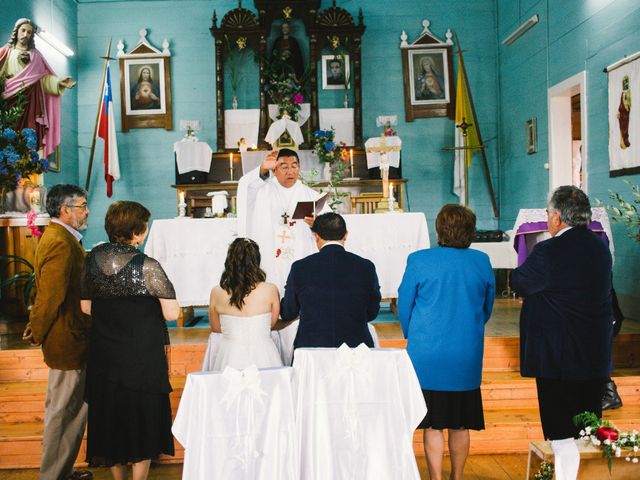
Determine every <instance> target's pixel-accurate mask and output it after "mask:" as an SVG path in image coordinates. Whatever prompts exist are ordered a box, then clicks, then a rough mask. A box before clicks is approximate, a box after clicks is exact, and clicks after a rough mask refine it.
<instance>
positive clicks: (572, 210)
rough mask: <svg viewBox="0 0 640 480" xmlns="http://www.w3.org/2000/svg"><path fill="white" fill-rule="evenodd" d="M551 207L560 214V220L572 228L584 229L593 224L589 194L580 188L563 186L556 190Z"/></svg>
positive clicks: (550, 202) (550, 201)
mask: <svg viewBox="0 0 640 480" xmlns="http://www.w3.org/2000/svg"><path fill="white" fill-rule="evenodd" d="M549 207H550V208H551V209H553V210H556V211H557V212H558V213H559V214H560V220H562V222H563V223H565V224H566V225H569V226H570V227H583V226H587V225H589V223H590V222H591V204H590V203H589V197H587V194H586V193H584V192H583V191H582V190H580V189H579V188H578V187H574V186H572V185H563V186H562V187H558V188H556V190H555V191H554V192H553V195H551V199H550V200H549Z"/></svg>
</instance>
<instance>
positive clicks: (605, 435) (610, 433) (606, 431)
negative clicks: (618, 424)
mask: <svg viewBox="0 0 640 480" xmlns="http://www.w3.org/2000/svg"><path fill="white" fill-rule="evenodd" d="M595 436H596V438H597V439H598V440H600V441H601V442H604V441H605V440H610V441H612V442H615V441H616V440H617V439H618V431H617V430H616V429H615V428H613V427H600V428H598V429H597V430H596V433H595Z"/></svg>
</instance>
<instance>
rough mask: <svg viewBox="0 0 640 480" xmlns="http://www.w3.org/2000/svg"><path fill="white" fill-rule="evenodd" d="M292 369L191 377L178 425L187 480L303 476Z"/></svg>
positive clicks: (176, 432) (175, 429)
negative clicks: (300, 473)
mask: <svg viewBox="0 0 640 480" xmlns="http://www.w3.org/2000/svg"><path fill="white" fill-rule="evenodd" d="M292 373H293V371H292V369H291V367H280V368H267V369H262V370H260V371H258V369H257V368H255V366H254V367H249V368H246V369H245V370H243V371H241V372H240V371H238V370H234V369H232V368H229V369H226V370H225V371H224V372H198V373H190V374H189V375H188V376H187V381H186V383H185V386H184V391H183V392H182V397H181V399H180V406H179V407H178V413H177V414H176V418H175V420H174V422H173V428H172V431H173V434H174V435H175V437H176V439H177V440H178V441H179V442H180V443H181V444H182V446H183V447H184V449H185V452H184V466H183V469H182V478H183V479H184V480H210V479H224V480H228V479H237V480H241V479H247V480H250V479H265V480H266V479H282V480H295V479H297V478H299V476H298V470H299V467H298V462H299V448H298V444H297V440H296V428H295V417H294V415H295V407H294V404H293V399H294V396H293V392H292V390H291V388H292V383H291V376H292Z"/></svg>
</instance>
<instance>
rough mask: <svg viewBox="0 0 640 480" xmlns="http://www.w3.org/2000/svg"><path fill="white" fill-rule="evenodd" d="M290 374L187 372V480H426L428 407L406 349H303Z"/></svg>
mask: <svg viewBox="0 0 640 480" xmlns="http://www.w3.org/2000/svg"><path fill="white" fill-rule="evenodd" d="M291 371H292V369H291V368H290V367H289V368H288V367H281V368H268V369H260V370H258V369H256V368H255V367H249V368H247V369H245V370H243V371H237V370H234V369H231V368H227V369H225V371H224V372H201V373H192V374H189V375H188V377H187V382H186V385H185V388H184V392H183V394H182V399H181V400H180V406H179V407H178V413H177V415H176V419H175V422H174V425H173V429H172V430H173V433H174V435H175V437H176V438H177V440H178V441H179V442H180V443H181V444H182V445H183V446H184V447H185V460H184V468H183V476H182V478H183V479H188V480H200V479H202V480H204V479H224V480H226V479H230V478H233V479H247V480H249V479H276V478H277V479H284V480H288V479H304V480H326V479H334V478H335V479H338V478H350V479H355V478H357V479H362V480H374V479H381V478H385V479H387V478H394V479H395V478H398V479H403V480H411V479H416V480H419V478H420V474H419V472H418V467H417V464H416V459H415V456H414V453H413V433H414V431H415V428H416V427H417V426H418V424H419V423H420V421H421V420H422V419H423V418H424V416H425V414H426V411H427V409H426V405H425V403H424V398H423V395H422V391H421V390H420V384H419V382H418V378H417V376H416V373H415V370H414V369H413V365H412V364H411V360H410V359H409V356H408V355H407V352H406V351H405V350H403V349H369V348H368V347H366V346H365V345H360V346H358V347H357V348H353V349H351V348H348V347H347V346H346V345H342V346H341V347H340V348H337V349H336V348H300V349H298V350H296V359H295V363H294V367H293V378H292V375H291ZM292 426H293V428H292ZM292 430H293V431H292Z"/></svg>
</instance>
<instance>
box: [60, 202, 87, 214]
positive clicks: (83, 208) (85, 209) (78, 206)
mask: <svg viewBox="0 0 640 480" xmlns="http://www.w3.org/2000/svg"><path fill="white" fill-rule="evenodd" d="M65 207H69V208H79V209H80V210H82V211H83V212H85V211H87V210H88V209H89V204H88V203H87V202H84V203H81V204H80V205H65Z"/></svg>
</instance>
